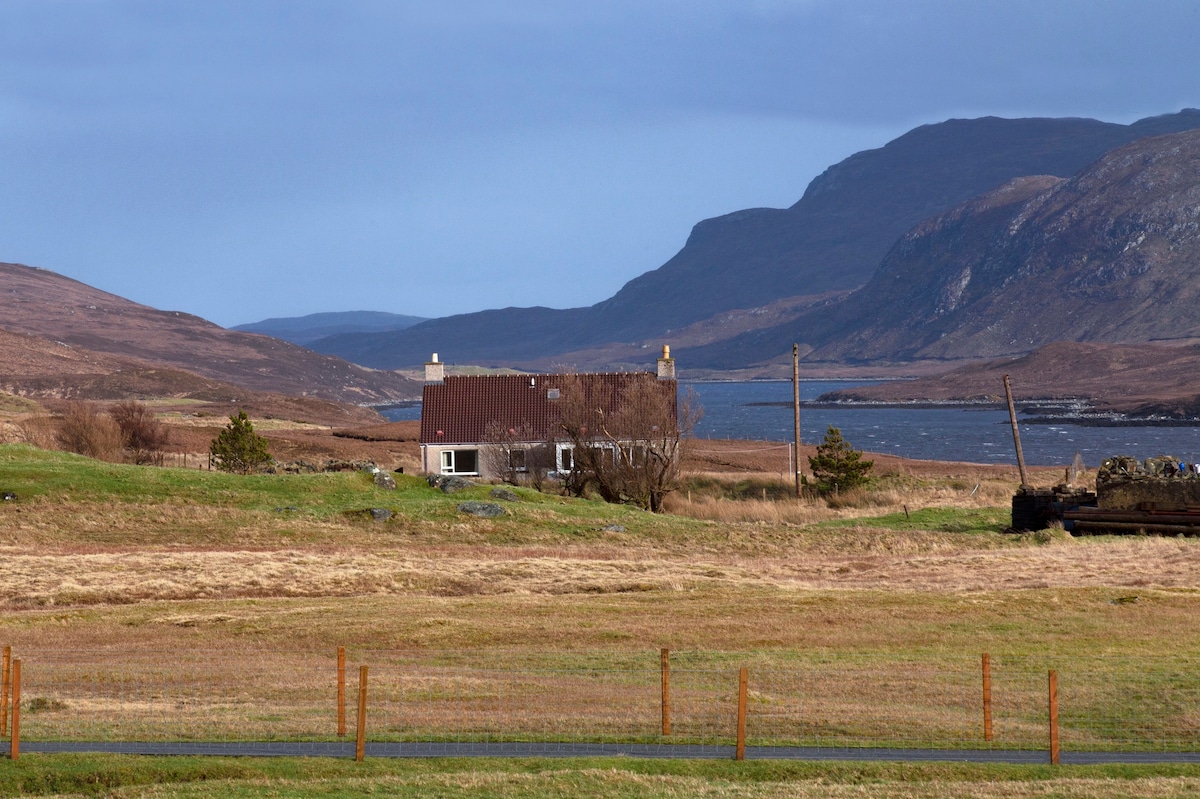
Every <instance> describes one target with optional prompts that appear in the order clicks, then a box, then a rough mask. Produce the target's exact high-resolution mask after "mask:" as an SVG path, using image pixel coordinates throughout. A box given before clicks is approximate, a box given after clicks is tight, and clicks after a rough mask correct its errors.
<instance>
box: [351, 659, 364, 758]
mask: <svg viewBox="0 0 1200 799" xmlns="http://www.w3.org/2000/svg"><path fill="white" fill-rule="evenodd" d="M366 750H367V667H366V666H360V667H359V669H358V740H357V741H356V743H355V745H354V759H355V760H357V761H358V762H359V763H361V762H362V761H363V758H364V757H366Z"/></svg>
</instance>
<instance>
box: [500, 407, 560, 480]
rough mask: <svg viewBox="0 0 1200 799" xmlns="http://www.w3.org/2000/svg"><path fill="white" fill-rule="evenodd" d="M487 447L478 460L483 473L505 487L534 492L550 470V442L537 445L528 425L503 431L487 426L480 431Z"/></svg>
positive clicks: (551, 454) (551, 456) (552, 458)
mask: <svg viewBox="0 0 1200 799" xmlns="http://www.w3.org/2000/svg"><path fill="white" fill-rule="evenodd" d="M484 439H485V440H486V441H487V446H485V447H484V448H483V452H482V456H483V461H484V467H485V472H486V473H487V474H490V475H494V476H496V477H499V478H500V479H501V480H503V481H504V482H506V483H508V484H509V485H527V486H530V487H531V488H535V489H537V490H538V491H541V490H542V487H543V486H544V485H545V483H546V479H547V477H548V476H549V474H550V472H551V471H553V470H554V442H553V441H537V435H536V434H535V433H534V432H533V431H532V430H531V429H530V427H529V426H528V425H521V426H519V427H506V426H505V425H503V424H502V423H501V422H499V421H493V422H489V423H488V426H487V429H486V430H485V431H484Z"/></svg>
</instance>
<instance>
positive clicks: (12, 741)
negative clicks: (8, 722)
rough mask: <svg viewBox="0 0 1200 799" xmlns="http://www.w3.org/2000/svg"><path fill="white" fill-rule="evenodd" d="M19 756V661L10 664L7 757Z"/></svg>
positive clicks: (18, 659) (13, 758) (12, 758)
mask: <svg viewBox="0 0 1200 799" xmlns="http://www.w3.org/2000/svg"><path fill="white" fill-rule="evenodd" d="M20 755H21V659H20V658H17V659H16V660H14V661H13V662H12V737H11V738H9V739H8V756H9V758H10V759H11V760H16V759H17V758H18V757H20Z"/></svg>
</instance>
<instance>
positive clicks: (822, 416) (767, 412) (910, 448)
mask: <svg viewBox="0 0 1200 799" xmlns="http://www.w3.org/2000/svg"><path fill="white" fill-rule="evenodd" d="M861 385H866V383H865V382H863V381H858V382H844V381H825V380H801V381H800V401H801V409H800V429H801V440H802V441H803V442H804V443H806V444H813V443H816V442H818V441H820V440H821V438H822V437H823V436H824V435H825V431H826V429H827V428H828V427H831V426H832V427H836V428H838V429H840V430H841V431H842V436H843V437H844V438H845V439H846V440H847V441H849V442H850V444H851V445H852V446H854V447H855V448H857V449H862V450H866V451H868V452H880V453H885V454H888V455H898V456H900V457H904V458H919V459H923V460H946V461H967V462H970V463H1010V464H1016V455H1015V452H1014V448H1013V438H1012V427H1011V425H1010V424H1009V420H1008V411H1007V410H1005V409H1003V408H997V407H994V406H988V407H961V406H940V407H907V406H896V405H889V406H847V405H839V406H835V407H830V406H817V407H813V406H810V405H807V404H806V403H811V402H813V401H814V400H816V398H817V397H819V396H821V395H822V394H824V393H826V392H829V391H833V390H835V389H838V388H849V387H852V386H861ZM688 388H690V389H692V390H693V391H694V392H695V393H696V396H697V397H698V399H699V403H700V405H701V406H702V407H703V409H704V416H703V418H702V419H701V420H700V423H699V424H698V425H697V427H696V435H697V436H698V437H701V438H727V439H743V440H747V441H772V442H778V443H780V444H785V443H786V442H789V441H791V440H792V436H793V430H792V427H793V410H792V384H791V382H790V381H758V380H756V381H749V382H712V383H708V382H692V381H681V390H683V391H686V390H687V389H688ZM384 414H385V415H386V416H387V417H388V418H390V419H393V420H397V421H398V420H402V419H419V418H421V409H420V405H419V404H418V405H416V406H413V407H408V408H396V409H391V410H387V411H385V412H384ZM1031 418H1033V417H1030V416H1028V415H1024V414H1021V415H1019V416H1018V426H1019V429H1020V432H1021V449H1022V452H1023V453H1024V455H1025V462H1026V463H1028V464H1029V465H1031V466H1064V465H1067V464H1070V463H1071V461H1072V460H1073V459H1074V457H1075V453H1076V452H1078V453H1079V454H1080V456H1081V457H1082V458H1083V462H1084V464H1085V465H1086V466H1088V467H1089V468H1095V467H1096V466H1097V465H1099V463H1100V461H1102V460H1103V459H1104V458H1108V457H1112V456H1113V455H1132V456H1134V457H1136V458H1139V459H1144V458H1147V457H1150V456H1153V455H1172V456H1174V457H1176V458H1179V459H1181V460H1185V461H1188V462H1189V463H1195V462H1198V461H1200V424H1198V425H1195V426H1155V425H1147V424H1143V423H1136V424H1133V423H1131V424H1121V425H1113V426H1103V427H1097V426H1089V425H1084V424H1078V423H1071V422H1069V421H1066V420H1056V421H1054V422H1052V423H1050V424H1044V423H1040V422H1038V423H1033V422H1031V421H1030V419H1031Z"/></svg>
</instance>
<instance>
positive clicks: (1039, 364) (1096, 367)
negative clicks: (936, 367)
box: [822, 341, 1200, 419]
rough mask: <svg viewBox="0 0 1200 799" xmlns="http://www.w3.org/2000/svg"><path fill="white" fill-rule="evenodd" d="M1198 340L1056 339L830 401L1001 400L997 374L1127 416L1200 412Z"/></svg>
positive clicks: (1026, 392)
mask: <svg viewBox="0 0 1200 799" xmlns="http://www.w3.org/2000/svg"><path fill="white" fill-rule="evenodd" d="M1198 373H1200V345H1196V344H1190V345H1182V346H1163V345H1154V344H1140V345H1122V344H1080V343H1075V342H1066V341H1064V342H1056V343H1054V344H1047V345H1045V346H1043V347H1039V348H1038V349H1036V350H1034V351H1033V352H1030V353H1027V354H1025V355H1021V356H1016V357H1011V358H997V359H994V360H990V361H987V362H985V363H978V364H972V365H970V366H964V367H961V368H959V369H955V370H953V371H950V372H946V373H944V374H941V375H937V376H935V377H926V378H921V379H918V380H895V381H890V382H887V383H879V384H876V385H872V386H860V387H856V388H850V389H842V390H839V391H833V392H830V393H829V394H826V395H824V396H823V397H822V399H823V400H830V401H839V400H840V401H856V402H914V401H925V400H932V401H940V402H988V401H991V402H1001V401H1003V399H1004V376H1005V375H1009V376H1010V378H1011V381H1012V389H1013V396H1014V397H1015V398H1016V399H1017V400H1024V401H1038V400H1048V401H1053V400H1068V399H1084V400H1088V401H1089V402H1090V403H1091V404H1092V405H1093V407H1094V409H1095V410H1098V411H1121V412H1124V413H1129V414H1131V415H1134V416H1159V417H1165V418H1188V419H1194V418H1197V417H1200V386H1198V385H1197V384H1196V379H1195V378H1196V375H1197V374H1198Z"/></svg>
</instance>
